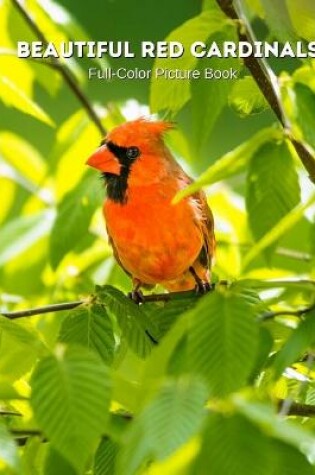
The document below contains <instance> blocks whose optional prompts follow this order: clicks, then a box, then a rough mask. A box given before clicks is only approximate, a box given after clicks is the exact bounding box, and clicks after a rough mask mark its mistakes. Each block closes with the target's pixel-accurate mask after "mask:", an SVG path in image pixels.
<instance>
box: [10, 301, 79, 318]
mask: <svg viewBox="0 0 315 475" xmlns="http://www.w3.org/2000/svg"><path fill="white" fill-rule="evenodd" d="M83 303H85V301H84V300H76V301H74V302H65V303H55V304H51V305H45V306H43V307H37V308H31V309H28V310H17V311H16V312H1V315H2V316H3V317H6V318H9V319H10V320H14V319H15V318H22V317H32V316H33V315H41V314H43V313H52V312H61V311H62V310H71V309H73V308H75V307H78V306H79V305H81V304H83Z"/></svg>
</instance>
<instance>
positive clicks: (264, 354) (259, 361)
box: [251, 327, 273, 381]
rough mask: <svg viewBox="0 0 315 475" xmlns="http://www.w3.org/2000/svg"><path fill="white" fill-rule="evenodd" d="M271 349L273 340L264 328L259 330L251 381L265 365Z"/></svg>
mask: <svg viewBox="0 0 315 475" xmlns="http://www.w3.org/2000/svg"><path fill="white" fill-rule="evenodd" d="M272 347H273V338H272V336H271V334H270V332H269V331H268V330H267V329H266V328H264V327H260V328H259V347H258V354H257V358H256V362H255V366H254V369H253V371H252V375H251V380H252V381H254V380H255V379H256V378H257V377H258V376H259V374H260V372H261V371H262V369H263V368H264V366H265V365H266V363H267V360H268V356H269V354H270V352H271V350H272Z"/></svg>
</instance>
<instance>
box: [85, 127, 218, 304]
mask: <svg viewBox="0 0 315 475" xmlns="http://www.w3.org/2000/svg"><path fill="white" fill-rule="evenodd" d="M171 127H172V125H171V124H170V123H167V122H163V121H155V122H154V121H149V120H145V119H138V120H135V121H131V122H126V123H124V124H122V125H120V126H118V127H116V128H114V129H113V130H112V131H111V132H110V133H109V134H108V135H107V136H106V137H105V138H104V140H103V141H102V143H101V146H100V147H99V148H98V149H97V150H96V152H95V153H94V154H93V155H92V156H91V157H90V158H89V159H88V161H87V164H88V165H90V166H92V167H94V168H96V169H98V170H100V171H101V172H102V176H103V178H104V180H105V185H106V189H107V198H106V199H105V202H104V207H103V212H104V217H105V221H106V227H107V233H108V236H109V242H110V244H111V245H112V247H113V252H114V256H115V258H116V260H117V262H118V264H119V265H120V266H121V267H122V268H123V269H124V270H125V272H127V274H129V275H130V276H131V277H132V280H133V292H132V293H131V297H132V298H133V299H134V300H135V301H138V302H139V301H141V299H142V293H141V290H140V288H141V286H143V287H153V286H154V285H156V284H161V285H162V286H164V287H165V288H166V289H167V290H169V291H181V290H189V289H193V288H196V290H197V291H199V292H206V291H207V290H209V289H210V267H211V259H212V256H213V252H214V231H213V217H212V213H211V211H210V209H209V207H208V205H207V201H206V196H205V194H204V193H203V192H201V191H200V192H198V193H195V194H194V195H192V196H190V197H187V198H184V199H183V200H181V201H180V202H179V203H177V204H173V203H172V200H173V198H174V196H175V195H176V193H177V192H178V191H179V190H181V189H183V188H184V187H186V186H187V185H188V184H190V183H191V182H192V179H191V178H189V177H188V176H187V175H186V173H185V172H184V170H183V169H182V168H181V167H180V165H179V164H178V163H177V162H176V161H175V159H174V158H173V157H172V155H171V153H170V151H169V150H168V148H167V147H166V145H165V143H164V141H163V134H164V133H165V132H166V131H167V130H168V129H170V128H171Z"/></svg>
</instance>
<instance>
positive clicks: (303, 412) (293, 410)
mask: <svg viewBox="0 0 315 475" xmlns="http://www.w3.org/2000/svg"><path fill="white" fill-rule="evenodd" d="M284 401H285V400H284V399H279V400H278V401H277V403H278V408H279V410H281V407H283V403H284ZM286 415H287V416H300V417H315V406H313V405H311V404H301V403H298V402H294V401H292V402H291V405H290V407H289V408H288V412H287V414H286Z"/></svg>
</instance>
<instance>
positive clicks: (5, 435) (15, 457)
mask: <svg viewBox="0 0 315 475" xmlns="http://www.w3.org/2000/svg"><path fill="white" fill-rule="evenodd" d="M0 462H2V463H4V464H5V465H6V466H7V467H8V468H9V469H11V470H12V472H13V473H17V474H20V473H21V462H20V459H19V453H18V448H17V445H16V444H15V442H14V439H13V438H12V436H11V435H10V433H9V431H8V430H7V428H6V427H5V425H4V424H3V423H2V422H1V423H0ZM10 473H11V471H10Z"/></svg>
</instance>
